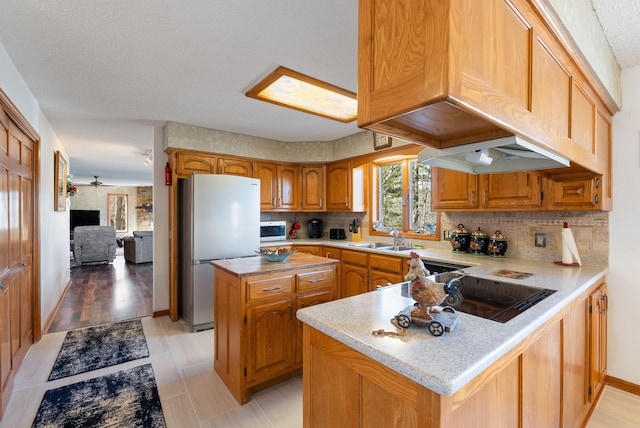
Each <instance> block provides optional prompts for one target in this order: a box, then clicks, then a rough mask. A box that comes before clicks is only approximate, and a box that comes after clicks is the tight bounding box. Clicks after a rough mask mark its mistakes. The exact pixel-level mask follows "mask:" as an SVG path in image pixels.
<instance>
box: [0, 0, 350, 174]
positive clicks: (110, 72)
mask: <svg viewBox="0 0 640 428" xmlns="http://www.w3.org/2000/svg"><path fill="white" fill-rule="evenodd" d="M0 43H2V45H4V47H5V49H6V50H7V52H8V54H9V56H10V57H11V58H12V59H13V62H14V63H15V64H16V67H17V68H18V71H19V72H20V74H21V75H22V76H23V78H24V79H25V81H26V82H27V85H28V86H29V88H30V89H31V90H32V92H33V93H34V95H35V97H36V99H37V100H38V101H39V103H40V106H41V108H42V110H43V111H44V113H45V115H46V116H47V118H48V119H49V121H50V123H51V125H52V127H53V129H54V131H55V132H56V134H57V135H58V137H59V138H60V140H61V142H62V144H63V145H64V147H65V149H66V150H67V151H68V153H69V156H70V164H71V171H72V172H73V173H74V181H76V182H82V181H85V182H88V181H91V180H93V178H92V176H93V175H99V176H100V177H101V178H100V180H101V181H104V182H105V183H113V182H115V181H117V180H116V179H117V178H118V175H120V176H122V175H124V174H123V172H125V173H126V175H127V176H129V175H131V174H133V173H134V172H135V171H139V174H142V175H144V176H146V178H145V179H144V180H146V182H148V183H150V182H151V172H150V169H149V168H146V169H145V168H144V167H143V166H142V161H143V157H142V155H141V153H143V152H144V151H145V150H147V149H150V148H151V147H152V144H153V143H152V132H153V131H152V128H151V126H152V125H154V124H156V125H158V124H159V125H161V124H163V123H164V122H165V121H167V120H171V121H176V122H183V123H188V124H192V125H197V126H203V127H208V128H213V129H220V130H225V131H231V132H236V133H241V134H247V135H254V136H260V137H265V138H270V139H275V140H282V141H326V140H334V139H337V138H340V137H343V136H347V135H351V134H354V133H356V132H359V129H358V128H357V126H356V123H355V122H352V123H349V124H343V123H340V122H336V121H332V120H328V119H324V118H321V117H317V116H313V115H308V114H304V113H300V112H297V111H294V110H289V109H285V108H282V107H279V106H274V105H272V104H269V103H264V102H260V101H256V100H254V99H250V98H247V97H245V95H244V93H245V92H246V91H247V90H248V89H249V88H251V86H253V85H254V84H255V83H257V82H258V81H260V80H261V79H262V78H263V77H264V76H266V75H267V74H268V73H270V72H271V71H272V70H273V69H275V68H276V67H277V66H279V65H283V66H285V67H288V68H291V69H294V70H296V71H299V72H301V73H304V74H309V75H311V76H313V77H316V78H318V79H321V80H324V81H327V82H329V83H332V84H334V85H337V86H339V87H342V88H344V89H347V90H350V91H352V92H356V89H357V88H356V85H357V74H356V73H357V58H356V55H357V1H355V0H350V1H343V0H340V1H311V0H304V1H302V0H269V1H264V0H244V1H237V0H216V1H203V0H197V1H196V0H187V1H185V0H136V1H130V0H110V1H104V0H83V1H77V0H48V1H41V0H15V1H13V0H12V1H3V2H2V7H1V13H0ZM83 177H84V178H85V179H84V180H83ZM140 179H142V177H139V178H138V179H137V180H138V181H140Z"/></svg>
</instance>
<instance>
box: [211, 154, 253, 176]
mask: <svg viewBox="0 0 640 428" xmlns="http://www.w3.org/2000/svg"><path fill="white" fill-rule="evenodd" d="M218 174H226V175H240V176H242V177H251V176H252V175H253V169H252V165H251V161H250V160H247V159H233V158H219V159H218Z"/></svg>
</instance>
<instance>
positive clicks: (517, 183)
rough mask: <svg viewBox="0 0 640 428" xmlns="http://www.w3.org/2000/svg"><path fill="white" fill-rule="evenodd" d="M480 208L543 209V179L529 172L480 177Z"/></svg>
mask: <svg viewBox="0 0 640 428" xmlns="http://www.w3.org/2000/svg"><path fill="white" fill-rule="evenodd" d="M480 189H481V192H482V193H481V195H482V196H481V198H480V206H481V207H482V208H484V209H493V208H501V209H524V208H541V207H542V201H543V199H542V196H543V195H542V189H543V188H542V177H540V176H538V175H535V174H531V173H527V172H509V173H505V174H487V175H481V176H480Z"/></svg>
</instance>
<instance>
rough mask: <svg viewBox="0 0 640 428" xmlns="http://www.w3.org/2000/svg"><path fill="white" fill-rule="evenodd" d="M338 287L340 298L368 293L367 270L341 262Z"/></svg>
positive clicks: (363, 267)
mask: <svg viewBox="0 0 640 428" xmlns="http://www.w3.org/2000/svg"><path fill="white" fill-rule="evenodd" d="M341 276H342V277H341V280H340V286H341V287H342V297H350V296H356V295H358V294H362V293H366V292H367V291H369V269H368V268H367V267H365V266H357V265H352V264H348V263H345V262H342V275H341Z"/></svg>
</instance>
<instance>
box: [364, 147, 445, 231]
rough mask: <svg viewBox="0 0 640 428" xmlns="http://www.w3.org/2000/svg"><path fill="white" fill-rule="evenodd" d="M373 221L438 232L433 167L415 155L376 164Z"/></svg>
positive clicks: (400, 228) (384, 225)
mask: <svg viewBox="0 0 640 428" xmlns="http://www.w3.org/2000/svg"><path fill="white" fill-rule="evenodd" d="M372 171H373V174H372V177H373V185H372V186H371V187H372V190H373V195H372V202H373V203H372V210H371V216H372V219H371V220H372V224H373V225H374V230H378V231H388V230H390V229H391V228H393V229H396V230H398V231H399V232H401V233H405V234H416V236H417V235H418V234H420V235H423V236H425V237H426V236H437V223H438V216H437V213H436V212H435V211H433V210H432V209H431V167H430V166H427V165H423V164H421V163H420V162H418V161H417V160H416V158H415V156H412V157H406V158H401V159H394V160H391V161H380V162H376V163H374V164H373V168H372Z"/></svg>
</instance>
